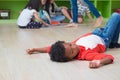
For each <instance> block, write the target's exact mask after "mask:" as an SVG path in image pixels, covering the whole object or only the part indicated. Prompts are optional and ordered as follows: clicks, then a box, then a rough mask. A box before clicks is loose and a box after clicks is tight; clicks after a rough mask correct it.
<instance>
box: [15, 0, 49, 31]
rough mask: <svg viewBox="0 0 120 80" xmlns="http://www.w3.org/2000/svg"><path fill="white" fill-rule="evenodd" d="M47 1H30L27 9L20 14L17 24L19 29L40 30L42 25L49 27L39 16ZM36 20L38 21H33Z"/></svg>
mask: <svg viewBox="0 0 120 80" xmlns="http://www.w3.org/2000/svg"><path fill="white" fill-rule="evenodd" d="M45 3H46V0H29V2H28V4H27V5H26V7H25V8H24V9H23V10H22V12H21V13H20V15H19V17H18V20H17V24H18V26H19V28H29V29H33V28H40V27H42V25H45V26H48V24H47V23H46V22H44V21H43V20H42V19H41V18H40V17H39V15H38V10H39V7H41V6H42V5H44V4H45ZM33 17H34V18H35V19H36V20H37V21H34V20H32V18H33Z"/></svg>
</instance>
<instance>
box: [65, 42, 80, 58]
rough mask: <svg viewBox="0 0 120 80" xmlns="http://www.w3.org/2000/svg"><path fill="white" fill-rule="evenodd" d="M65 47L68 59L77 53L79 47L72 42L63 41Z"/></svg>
mask: <svg viewBox="0 0 120 80" xmlns="http://www.w3.org/2000/svg"><path fill="white" fill-rule="evenodd" d="M63 45H64V47H65V56H66V57H67V58H69V59H73V58H74V57H75V56H76V55H77V54H78V53H79V47H78V46H77V45H76V44H74V43H67V42H65V43H63Z"/></svg>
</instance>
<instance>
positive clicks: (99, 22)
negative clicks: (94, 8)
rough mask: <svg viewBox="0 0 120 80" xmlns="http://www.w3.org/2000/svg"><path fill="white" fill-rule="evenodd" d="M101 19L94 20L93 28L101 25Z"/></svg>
mask: <svg viewBox="0 0 120 80" xmlns="http://www.w3.org/2000/svg"><path fill="white" fill-rule="evenodd" d="M102 21H103V17H102V16H100V17H99V18H97V19H96V22H95V24H94V27H99V26H100V25H101V24H102Z"/></svg>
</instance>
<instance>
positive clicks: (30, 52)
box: [26, 48, 35, 54]
mask: <svg viewBox="0 0 120 80" xmlns="http://www.w3.org/2000/svg"><path fill="white" fill-rule="evenodd" d="M34 51H35V50H34V48H33V49H27V50H26V52H27V53H28V54H32V53H33V52H34Z"/></svg>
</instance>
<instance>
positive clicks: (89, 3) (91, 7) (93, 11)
mask: <svg viewBox="0 0 120 80" xmlns="http://www.w3.org/2000/svg"><path fill="white" fill-rule="evenodd" d="M84 2H85V3H87V5H88V7H89V9H90V10H91V11H92V13H93V14H94V15H95V17H96V18H99V17H100V16H101V15H100V14H99V12H98V10H97V9H96V8H95V6H94V5H93V3H92V2H90V1H89V0H84Z"/></svg>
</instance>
